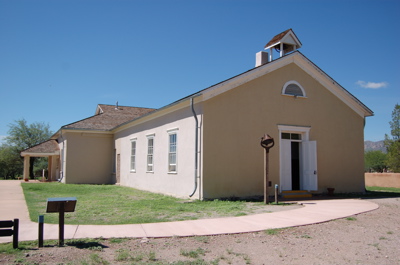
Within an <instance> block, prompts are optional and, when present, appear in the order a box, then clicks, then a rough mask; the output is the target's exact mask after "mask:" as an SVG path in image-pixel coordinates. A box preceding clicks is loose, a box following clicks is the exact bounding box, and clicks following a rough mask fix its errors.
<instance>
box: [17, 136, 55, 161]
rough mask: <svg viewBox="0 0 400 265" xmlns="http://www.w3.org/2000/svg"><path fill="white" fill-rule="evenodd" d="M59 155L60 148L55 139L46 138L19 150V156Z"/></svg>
mask: <svg viewBox="0 0 400 265" xmlns="http://www.w3.org/2000/svg"><path fill="white" fill-rule="evenodd" d="M54 155H60V148H59V147H58V143H57V141H56V140H47V141H45V142H42V143H40V144H37V145H35V146H32V147H30V148H28V149H25V150H23V151H22V152H21V156H34V157H43V156H54Z"/></svg>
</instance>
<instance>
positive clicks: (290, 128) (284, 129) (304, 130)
mask: <svg viewBox="0 0 400 265" xmlns="http://www.w3.org/2000/svg"><path fill="white" fill-rule="evenodd" d="M310 129H311V127H306V126H296V125H278V130H279V182H280V185H279V191H280V192H282V190H288V188H287V187H286V186H289V185H290V189H289V190H292V184H291V181H292V180H291V175H290V180H288V179H287V178H288V177H287V176H285V172H286V171H285V163H284V162H283V161H284V160H285V156H287V154H285V151H284V145H285V144H284V142H287V143H288V142H299V143H300V147H299V148H300V188H302V185H303V170H302V164H303V162H302V161H303V160H304V157H302V156H303V151H302V144H301V143H302V142H306V141H309V138H310ZM282 133H296V134H300V135H301V140H287V139H282ZM290 174H291V173H290ZM288 182H290V184H289V183H288Z"/></svg>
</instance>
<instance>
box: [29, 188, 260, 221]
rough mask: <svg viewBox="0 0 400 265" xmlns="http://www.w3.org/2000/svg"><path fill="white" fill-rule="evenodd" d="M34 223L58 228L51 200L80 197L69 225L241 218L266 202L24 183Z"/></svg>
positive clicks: (133, 190) (68, 216)
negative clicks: (49, 209) (48, 208)
mask: <svg viewBox="0 0 400 265" xmlns="http://www.w3.org/2000/svg"><path fill="white" fill-rule="evenodd" d="M22 188H23V190H24V194H25V200H26V202H27V204H28V208H29V214H30V218H31V220H32V221H34V222H37V220H38V216H39V215H44V216H45V217H44V221H45V223H52V224H58V214H57V213H46V204H47V198H55V197H76V198H77V204H76V208H75V212H73V213H66V214H65V223H66V224H81V225H84V224H92V225H110V224H138V223H154V222H169V221H180V220H195V219H200V218H209V217H220V216H240V215H246V214H251V213H253V210H256V209H259V208H262V207H263V206H264V204H263V203H262V202H245V201H221V200H214V201H199V200H196V201H193V202H190V203H187V200H182V199H177V198H174V197H171V196H165V195H161V194H155V193H150V192H144V191H140V190H136V189H133V188H128V187H121V186H115V185H75V184H61V183H22Z"/></svg>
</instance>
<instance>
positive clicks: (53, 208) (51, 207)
mask: <svg viewBox="0 0 400 265" xmlns="http://www.w3.org/2000/svg"><path fill="white" fill-rule="evenodd" d="M62 206H64V209H63V212H66V213H67V212H74V211H75V206H76V197H65V198H48V199H47V209H46V213H58V212H60V210H61V208H62Z"/></svg>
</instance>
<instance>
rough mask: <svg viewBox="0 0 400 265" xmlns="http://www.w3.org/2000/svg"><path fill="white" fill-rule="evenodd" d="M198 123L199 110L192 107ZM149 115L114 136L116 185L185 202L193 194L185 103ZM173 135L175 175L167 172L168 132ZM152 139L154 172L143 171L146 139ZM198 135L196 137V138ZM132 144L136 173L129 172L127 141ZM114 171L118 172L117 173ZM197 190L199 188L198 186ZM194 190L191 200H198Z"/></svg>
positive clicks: (191, 127)
mask: <svg viewBox="0 0 400 265" xmlns="http://www.w3.org/2000/svg"><path fill="white" fill-rule="evenodd" d="M195 109H196V113H197V116H198V119H199V121H201V116H202V115H201V108H200V106H199V104H195ZM167 110H168V112H164V111H163V110H160V111H159V112H157V113H156V114H153V115H149V116H147V117H144V118H142V119H140V120H139V122H137V123H135V122H134V123H133V124H131V125H130V126H128V127H127V128H122V129H119V130H118V131H117V132H116V133H115V142H116V156H118V155H119V156H120V165H119V169H120V170H119V172H120V184H121V185H123V186H128V187H133V188H137V189H141V190H147V191H151V192H156V193H163V194H169V195H173V196H176V197H183V198H188V197H189V195H190V194H191V193H192V192H193V191H194V161H195V160H194V159H195V120H194V117H193V114H192V111H191V108H190V103H189V100H187V101H184V102H182V103H180V104H178V105H175V106H172V107H170V108H168V109H167ZM171 131H174V132H176V133H177V158H178V159H177V172H176V173H170V172H168V149H169V132H171ZM150 135H152V136H153V137H154V170H153V172H148V171H147V139H148V138H147V137H148V136H150ZM199 135H200V134H199ZM132 139H135V140H136V170H135V171H131V168H130V162H131V140H132ZM117 171H118V169H117ZM199 187H200V185H199ZM199 190H200V189H197V191H196V193H195V194H194V196H193V197H192V198H194V199H199V198H200V193H199Z"/></svg>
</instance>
